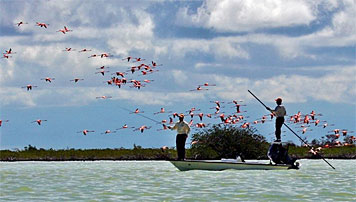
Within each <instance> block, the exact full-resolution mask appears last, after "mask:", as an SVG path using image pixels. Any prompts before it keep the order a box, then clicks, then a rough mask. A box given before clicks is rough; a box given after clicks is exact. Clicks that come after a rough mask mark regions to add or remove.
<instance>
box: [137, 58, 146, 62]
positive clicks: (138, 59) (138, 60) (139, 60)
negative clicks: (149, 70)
mask: <svg viewBox="0 0 356 202" xmlns="http://www.w3.org/2000/svg"><path fill="white" fill-rule="evenodd" d="M134 59H135V61H134V62H141V61H144V60H145V59H142V58H134Z"/></svg>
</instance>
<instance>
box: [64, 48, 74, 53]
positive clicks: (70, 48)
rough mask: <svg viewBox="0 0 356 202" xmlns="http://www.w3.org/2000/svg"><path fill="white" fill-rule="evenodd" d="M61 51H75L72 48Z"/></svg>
mask: <svg viewBox="0 0 356 202" xmlns="http://www.w3.org/2000/svg"><path fill="white" fill-rule="evenodd" d="M63 51H67V52H69V51H75V49H72V48H65V49H64V50H63Z"/></svg>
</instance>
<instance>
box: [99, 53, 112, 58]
mask: <svg viewBox="0 0 356 202" xmlns="http://www.w3.org/2000/svg"><path fill="white" fill-rule="evenodd" d="M100 57H101V58H103V57H105V58H107V57H111V56H110V54H109V53H102V54H101V55H100Z"/></svg>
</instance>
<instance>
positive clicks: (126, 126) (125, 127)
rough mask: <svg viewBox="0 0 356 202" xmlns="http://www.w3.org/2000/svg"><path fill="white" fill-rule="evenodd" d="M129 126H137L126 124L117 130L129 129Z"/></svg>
mask: <svg viewBox="0 0 356 202" xmlns="http://www.w3.org/2000/svg"><path fill="white" fill-rule="evenodd" d="M127 128H135V127H129V126H128V125H127V124H124V125H123V126H122V127H121V128H117V129H116V130H121V129H127Z"/></svg>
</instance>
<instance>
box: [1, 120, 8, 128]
mask: <svg viewBox="0 0 356 202" xmlns="http://www.w3.org/2000/svg"><path fill="white" fill-rule="evenodd" d="M3 122H4V123H5V122H9V120H0V127H1V125H2V123H3Z"/></svg>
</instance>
